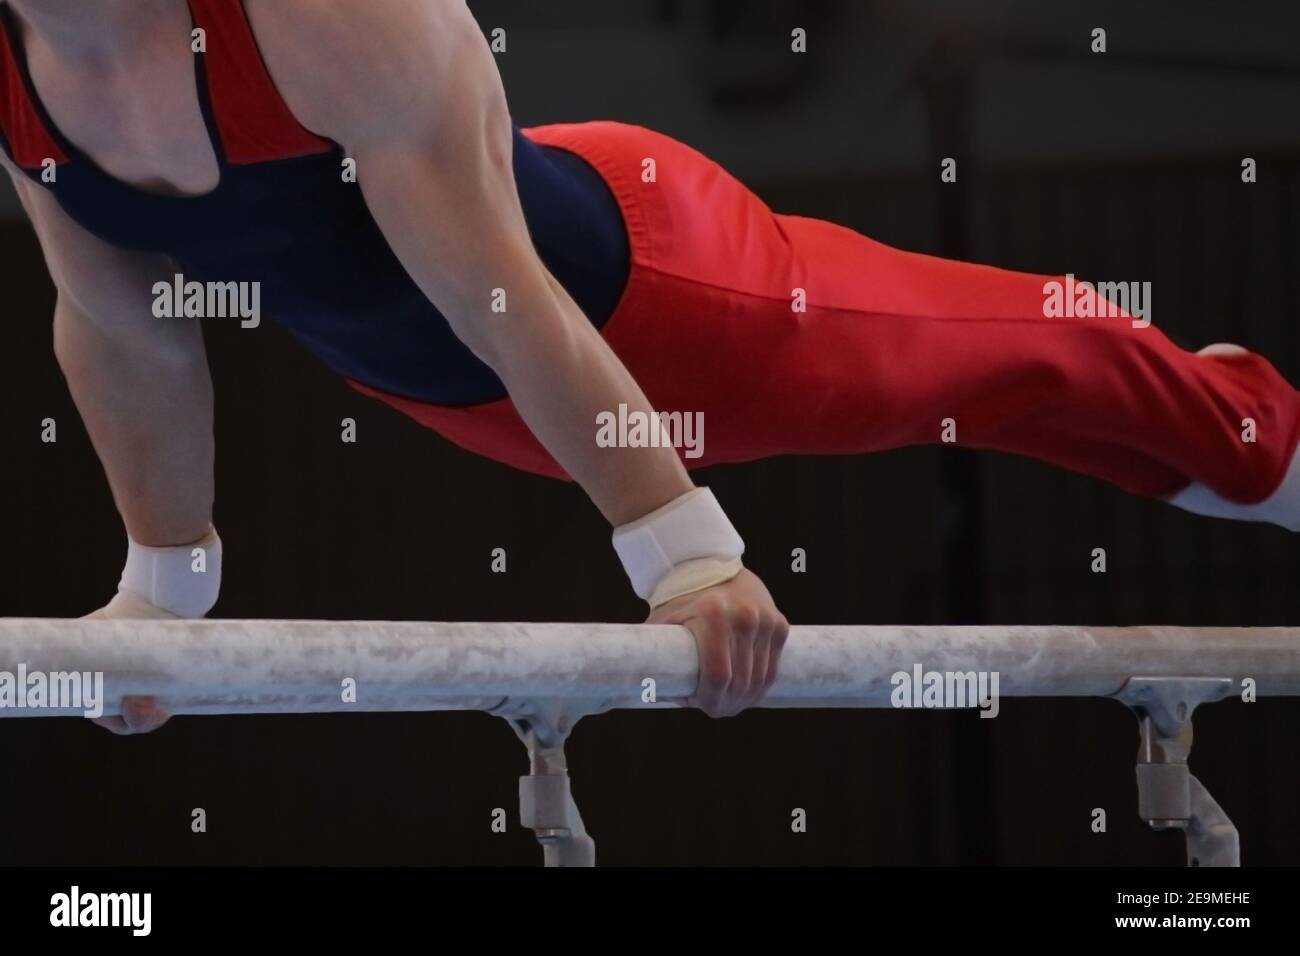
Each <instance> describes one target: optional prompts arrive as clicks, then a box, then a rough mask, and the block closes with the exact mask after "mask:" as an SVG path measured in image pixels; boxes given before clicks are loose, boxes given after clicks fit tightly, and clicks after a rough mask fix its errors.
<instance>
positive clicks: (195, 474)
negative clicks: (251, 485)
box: [3, 160, 214, 547]
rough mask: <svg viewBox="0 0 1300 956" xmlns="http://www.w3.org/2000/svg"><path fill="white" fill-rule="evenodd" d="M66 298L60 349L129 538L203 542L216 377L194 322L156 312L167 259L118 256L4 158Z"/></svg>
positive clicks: (208, 517) (57, 320)
mask: <svg viewBox="0 0 1300 956" xmlns="http://www.w3.org/2000/svg"><path fill="white" fill-rule="evenodd" d="M3 164H4V165H5V167H6V169H7V171H8V172H9V174H10V177H11V178H12V179H13V182H14V186H15V188H16V189H17V191H18V196H19V199H20V200H21V201H22V204H23V208H24V209H26V210H27V215H28V216H29V217H30V219H31V222H32V225H33V226H34V227H35V229H36V235H37V237H38V238H39V239H40V243H41V248H42V250H43V251H44V253H45V262H46V266H47V267H48V269H49V272H50V277H51V279H53V281H54V285H55V287H56V289H57V292H58V300H57V303H56V305H55V308H54V353H55V356H56V357H57V359H58V362H59V367H60V368H61V369H62V370H63V374H64V377H65V378H66V379H67V382H68V388H69V390H70V391H71V393H72V398H73V401H74V402H75V403H76V406H77V410H78V412H80V414H81V418H82V421H83V422H85V425H86V430H87V431H88V432H89V433H90V438H91V441H92V442H93V443H94V446H95V451H96V453H97V454H98V455H99V460H100V462H101V463H102V464H103V467H104V471H105V473H106V474H107V476H108V483H109V486H110V488H111V489H112V492H113V499H114V501H115V502H116V504H117V509H118V511H119V512H120V513H121V515H122V520H123V521H124V522H125V524H126V529H127V532H128V534H129V535H130V536H131V538H132V539H133V540H134V541H136V542H137V543H139V544H142V545H146V546H150V547H169V546H173V545H181V544H187V543H190V542H194V541H197V540H198V539H200V538H203V537H204V536H205V535H206V534H207V533H208V530H209V528H210V526H211V523H212V498H213V454H214V448H213V445H214V443H213V437H212V380H211V378H210V376H209V373H208V364H207V357H206V353H205V351H204V347H203V336H202V333H201V332H200V330H199V326H198V320H196V319H158V318H155V317H154V315H153V310H152V304H153V293H152V287H153V284H154V282H156V281H158V280H160V279H164V278H168V277H169V276H170V275H171V273H172V271H173V270H172V269H170V268H169V266H168V263H167V261H166V260H165V259H163V258H161V257H153V256H146V255H141V254H138V253H132V252H126V251H123V250H121V249H115V248H113V247H112V246H109V245H107V244H105V243H104V242H102V241H100V240H99V239H97V238H95V237H94V236H92V235H91V234H90V233H88V232H86V231H85V230H84V229H82V228H81V227H80V226H78V225H77V224H76V223H74V222H73V221H72V220H71V219H70V218H69V217H68V216H67V215H66V214H65V213H64V212H63V210H62V209H61V208H60V207H59V204H58V203H57V202H56V201H55V200H54V198H53V197H52V196H50V195H49V194H48V193H46V192H45V190H43V189H41V188H40V187H39V186H36V185H35V184H33V183H32V182H30V181H29V180H28V179H27V177H25V176H24V175H23V174H22V173H21V172H19V171H18V170H16V169H15V168H14V167H13V166H12V165H10V164H9V162H8V161H7V160H4V161H3Z"/></svg>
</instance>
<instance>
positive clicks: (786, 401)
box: [559, 124, 1300, 530]
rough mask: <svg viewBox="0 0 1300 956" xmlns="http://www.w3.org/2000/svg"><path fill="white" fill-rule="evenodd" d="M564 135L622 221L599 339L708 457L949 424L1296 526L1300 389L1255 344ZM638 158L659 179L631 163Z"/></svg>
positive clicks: (663, 151) (902, 439)
mask: <svg viewBox="0 0 1300 956" xmlns="http://www.w3.org/2000/svg"><path fill="white" fill-rule="evenodd" d="M575 131H576V132H575ZM559 138H561V139H562V140H564V141H565V142H566V143H567V144H568V145H569V147H570V148H574V149H575V150H576V151H579V152H581V151H582V150H583V148H584V146H586V145H590V146H591V147H592V148H590V149H588V150H587V152H588V154H589V156H590V159H591V161H592V162H593V164H595V165H597V167H598V168H601V169H602V172H604V173H605V174H606V177H607V179H608V181H609V182H610V184H611V188H612V189H613V190H614V192H615V194H616V195H617V196H618V197H619V199H620V202H621V203H622V205H623V207H624V209H625V212H626V214H627V215H628V218H629V231H630V233H631V235H632V240H633V241H632V245H633V260H634V262H633V266H634V268H633V278H632V280H631V283H630V285H629V291H628V294H627V296H626V297H625V300H624V302H623V304H622V306H621V307H620V310H619V312H618V313H617V314H616V315H615V316H614V318H613V319H611V321H610V323H609V324H608V326H607V327H606V329H605V330H604V334H605V335H606V337H607V339H608V340H609V341H610V343H611V345H612V346H613V347H614V349H615V351H616V352H618V353H619V355H620V356H621V357H622V358H623V360H624V362H625V363H626V364H627V365H628V367H629V369H630V370H631V371H632V372H633V374H634V375H636V376H637V379H638V381H639V382H641V383H642V385H643V387H644V388H645V389H646V391H647V393H648V394H649V396H650V398H651V399H652V401H654V402H655V404H656V407H658V408H660V409H667V410H678V409H701V410H703V411H705V413H706V420H707V421H708V422H709V430H710V436H709V440H708V443H707V444H708V448H707V450H706V454H705V456H704V458H703V459H702V460H701V461H699V462H696V463H697V464H708V463H711V462H714V461H737V460H745V459H751V458H758V457H763V456H766V455H771V454H781V453H792V452H794V453H853V452H869V451H878V450H882V449H888V448H897V447H901V446H905V445H915V444H926V443H941V442H945V441H947V442H952V443H955V444H957V445H959V446H965V447H973V448H981V449H992V450H998V451H1003V452H1010V453H1014V454H1019V455H1026V456H1030V457H1034V458H1037V459H1041V460H1043V461H1047V462H1051V463H1054V464H1057V465H1060V466H1062V467H1065V468H1069V469H1071V470H1074V471H1077V472H1081V473H1084V474H1088V475H1092V476H1095V477H1098V478H1102V479H1104V480H1107V481H1110V482H1113V483H1114V484H1117V485H1119V486H1120V487H1122V488H1125V489H1126V490H1128V491H1130V492H1133V493H1136V494H1141V495H1147V496H1152V497H1164V498H1169V499H1171V500H1172V501H1174V502H1175V503H1177V504H1180V505H1182V506H1183V507H1187V508H1189V509H1190V510H1195V511H1199V512H1203V513H1211V514H1222V515H1224V516H1228V517H1236V518H1243V519H1247V520H1266V521H1272V522H1274V523H1277V524H1281V525H1284V526H1287V527H1290V528H1291V529H1292V530H1300V472H1298V470H1297V468H1296V464H1295V461H1296V446H1297V442H1298V441H1300V393H1297V391H1296V389H1295V388H1293V387H1292V386H1291V385H1290V384H1288V383H1287V382H1286V381H1285V380H1284V379H1283V378H1282V377H1281V375H1279V374H1278V372H1277V371H1276V370H1275V369H1274V368H1273V367H1272V365H1270V364H1269V363H1268V362H1267V361H1266V360H1265V359H1263V358H1262V357H1260V356H1258V355H1254V354H1251V353H1249V352H1246V351H1245V350H1242V349H1232V348H1226V349H1221V348H1216V349H1214V350H1211V351H1208V352H1206V353H1205V354H1197V353H1194V352H1189V351H1186V350H1184V349H1182V348H1179V347H1178V346H1177V345H1175V344H1174V343H1173V342H1171V341H1170V340H1169V339H1168V338H1167V337H1166V336H1165V335H1164V334H1163V333H1162V332H1161V331H1160V330H1159V329H1158V328H1156V327H1155V326H1154V325H1150V324H1148V323H1146V322H1143V321H1139V320H1134V319H1131V318H1130V317H1128V316H1126V315H1109V316H1103V317H1070V318H1064V317H1048V310H1047V309H1046V307H1045V303H1046V301H1047V298H1048V283H1051V282H1054V281H1059V282H1064V280H1062V279H1053V278H1051V277H1044V276H1037V275H1029V274H1024V273H1017V272H1010V271H1006V270H1002V269H996V268H991V267H989V266H983V265H974V264H970V263H963V262H954V261H948V260H944V259H938V258H935V257H932V256H926V255H919V254H916V253H911V252H904V251H901V250H898V249H894V248H891V247H889V246H886V245H883V244H881V243H879V242H876V241H874V240H872V239H869V238H867V237H865V236H862V235H859V234H857V233H855V232H853V231H852V230H849V229H846V228H843V227H841V226H837V225H834V224H831V223H827V222H822V221H818V220H813V219H806V218H801V217H797V216H784V215H777V214H774V213H773V212H772V211H771V210H770V209H768V207H767V206H766V205H764V204H763V203H762V202H761V201H760V200H759V199H758V198H757V197H755V196H754V195H753V193H751V192H750V191H749V190H748V189H746V188H745V187H744V186H743V185H742V184H741V183H739V182H738V181H737V180H735V179H734V178H733V177H731V176H730V175H728V174H727V173H726V172H725V171H724V170H722V169H721V168H720V167H719V166H718V165H717V164H716V163H713V162H712V161H710V160H708V159H707V158H705V157H703V156H701V155H700V154H699V153H697V152H696V151H694V150H692V149H690V148H689V147H686V146H684V145H682V144H680V143H677V142H675V141H673V140H671V139H669V138H667V137H664V136H660V135H659V134H655V133H651V132H649V131H647V130H642V129H639V128H636V127H624V126H620V125H618V124H583V125H582V126H579V127H570V128H566V131H565V132H564V133H563V134H562V135H561V136H560V137H559ZM640 157H652V158H654V159H655V161H656V167H657V174H656V181H655V182H653V183H648V182H644V181H643V178H641V177H633V176H629V175H628V174H627V170H628V169H629V168H631V169H634V170H639V169H640V168H641V164H642V163H643V160H641V159H640ZM1089 297H1091V303H1092V305H1093V306H1094V308H1093V309H1092V310H1091V311H1092V312H1093V313H1094V314H1096V313H1097V312H1098V311H1100V310H1098V309H1097V308H1096V305H1097V304H1098V303H1097V301H1096V300H1097V296H1096V293H1095V292H1093V291H1091V290H1085V292H1084V293H1083V294H1082V297H1081V298H1080V299H1079V300H1078V301H1076V303H1075V306H1076V307H1075V308H1074V309H1073V310H1072V311H1073V313H1074V314H1075V315H1080V314H1082V313H1085V312H1087V311H1089V310H1088V309H1086V308H1080V307H1079V306H1081V305H1082V304H1083V302H1084V300H1087V299H1088V298H1089Z"/></svg>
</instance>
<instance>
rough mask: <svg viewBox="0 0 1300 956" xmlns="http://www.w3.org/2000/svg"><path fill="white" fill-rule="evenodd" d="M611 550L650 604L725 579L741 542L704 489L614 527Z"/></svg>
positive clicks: (737, 567)
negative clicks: (615, 553)
mask: <svg viewBox="0 0 1300 956" xmlns="http://www.w3.org/2000/svg"><path fill="white" fill-rule="evenodd" d="M614 550H615V551H616V552H618V557H619V560H620V561H622V562H623V569H624V570H625V571H627V576H628V578H630V579H631V581H632V589H633V590H634V591H636V593H637V594H638V595H640V596H641V597H642V598H643V599H645V600H647V601H649V602H650V605H651V607H658V606H659V605H661V604H665V603H667V602H668V601H671V600H672V599H673V598H677V597H681V596H682V595H683V594H691V593H692V592H695V591H702V590H704V589H705V588H709V587H713V586H714V585H715V584H722V583H723V582H724V581H730V580H731V579H732V578H734V577H735V576H736V575H737V574H739V573H740V572H741V570H742V568H743V567H744V565H742V564H741V563H740V557H741V555H743V554H744V553H745V542H744V541H743V540H741V537H740V535H739V534H737V533H736V529H735V528H734V527H732V524H731V522H730V521H729V520H727V516H726V514H725V513H724V512H723V510H722V506H721V505H719V504H718V500H717V499H716V498H714V497H713V492H711V491H710V490H709V489H707V488H696V489H694V490H693V491H688V492H687V493H686V494H684V495H682V496H681V497H680V498H677V499H675V500H673V501H670V502H669V503H668V504H666V505H664V506H663V507H662V508H658V509H656V510H655V511H652V512H650V513H649V514H648V515H646V516H645V517H643V518H638V519H637V520H636V521H633V522H632V523H631V524H625V525H622V526H620V527H618V528H615V529H614Z"/></svg>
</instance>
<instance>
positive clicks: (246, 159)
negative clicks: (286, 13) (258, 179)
mask: <svg viewBox="0 0 1300 956" xmlns="http://www.w3.org/2000/svg"><path fill="white" fill-rule="evenodd" d="M189 5H190V12H191V14H192V16H193V17H194V25H195V27H196V28H197V29H201V30H203V31H204V34H205V36H204V43H205V45H206V52H204V53H203V54H202V56H203V66H204V73H205V74H206V76H207V86H208V102H209V103H210V104H211V108H212V114H213V120H214V122H215V125H216V129H217V132H218V134H219V135H220V137H221V144H222V148H223V149H224V150H225V154H226V155H225V159H226V161H227V162H229V163H233V164H235V165H247V164H250V163H262V162H271V161H274V160H279V159H293V158H295V157H298V156H307V155H311V154H315V153H323V152H327V151H328V150H329V149H330V148H331V144H330V143H329V142H328V141H327V140H324V139H321V138H320V137H318V136H316V135H314V134H313V133H311V132H309V131H308V130H307V129H305V128H304V127H303V126H302V124H301V123H299V122H298V120H297V119H295V118H294V115H293V114H292V113H291V112H290V111H289V107H288V106H286V105H285V102H284V100H283V98H281V96H280V93H279V91H278V90H277V89H276V88H275V83H274V82H272V80H271V74H270V73H269V72H268V71H267V69H266V63H265V62H264V61H263V60H262V54H261V51H260V50H259V49H258V47H257V39H256V38H255V37H254V36H253V30H252V28H251V27H250V26H249V23H248V17H247V16H246V14H245V13H244V4H243V0H189Z"/></svg>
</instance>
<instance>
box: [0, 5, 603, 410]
mask: <svg viewBox="0 0 1300 956" xmlns="http://www.w3.org/2000/svg"><path fill="white" fill-rule="evenodd" d="M189 6H190V12H191V15H192V16H193V20H194V25H195V26H196V27H201V28H202V29H203V30H204V31H205V32H206V35H207V44H206V46H207V52H206V53H203V54H196V55H195V71H196V78H197V80H198V84H197V85H198V90H199V105H200V108H201V109H202V111H203V119H204V122H205V124H206V126H207V129H208V132H209V135H210V138H211V140H212V145H213V147H214V149H215V151H216V155H217V160H218V163H219V164H220V169H221V181H220V184H219V185H218V186H217V188H216V189H215V190H214V191H212V192H211V193H208V194H206V195H204V196H200V197H197V198H180V197H166V196H160V195H157V194H153V193H148V192H145V191H143V190H140V189H138V188H135V187H133V186H130V185H128V184H126V183H123V182H121V181H119V180H116V179H114V178H113V177H111V176H109V175H108V174H107V173H105V172H104V171H103V170H102V169H100V168H99V167H98V166H96V164H95V163H94V162H93V161H92V160H91V159H89V157H87V156H85V155H84V154H82V153H81V152H80V151H79V150H78V149H77V148H76V146H74V145H73V144H72V143H71V142H70V141H68V140H67V139H66V138H65V137H64V136H63V134H62V133H61V132H60V131H59V129H58V128H57V127H56V126H55V124H54V123H53V122H52V121H51V120H50V117H49V115H48V113H47V112H46V111H45V109H44V107H43V105H42V103H41V100H40V97H39V96H38V95H37V92H36V90H35V88H34V86H33V84H32V82H31V76H30V74H29V73H28V70H27V64H26V60H25V57H24V54H23V50H22V44H21V43H20V42H19V34H18V31H17V30H16V29H15V24H14V21H13V18H12V15H11V12H10V11H9V9H8V7H7V6H5V5H0V14H3V21H2V23H0V34H2V35H0V145H3V147H4V149H5V151H6V153H7V154H8V156H9V158H10V159H11V160H12V161H13V162H14V163H15V165H17V166H18V167H20V168H21V169H23V170H24V171H25V172H27V173H28V175H29V176H30V178H31V179H32V180H33V182H36V183H37V184H39V185H42V187H43V188H46V189H49V190H50V192H51V193H52V194H53V195H54V197H55V198H56V199H57V200H58V202H59V204H60V205H61V206H62V208H63V209H64V210H65V211H66V212H67V213H68V215H69V216H71V217H72V219H73V220H74V221H76V222H77V223H78V224H80V225H81V226H82V227H83V228H85V229H86V230H87V231H89V232H91V233H92V234H94V235H96V236H98V237H99V238H101V239H103V240H105V241H106V242H108V243H110V244H112V245H114V246H118V247H122V248H128V249H134V250H142V251H148V252H154V253H162V254H165V255H167V256H169V257H170V258H171V260H172V261H173V262H174V263H175V265H176V269H177V271H178V272H179V273H181V274H183V275H184V276H185V278H186V280H191V279H193V280H197V281H201V282H205V281H220V282H229V281H240V282H242V281H248V282H252V281H257V282H260V283H261V303H262V308H263V310H264V312H265V314H266V316H267V318H269V319H270V320H271V321H273V322H275V323H277V324H278V325H280V326H282V327H284V328H285V329H287V330H288V331H289V332H290V333H291V334H292V335H294V336H295V337H296V338H297V339H298V340H299V341H301V342H302V343H303V344H304V345H305V346H306V347H307V348H308V349H309V350H310V351H311V352H312V353H313V354H314V355H316V356H317V357H318V358H319V359H320V360H321V361H322V362H323V363H324V364H325V365H326V366H328V367H329V368H330V369H332V370H334V371H335V372H337V373H338V374H340V375H342V376H345V377H347V378H349V379H352V380H354V381H357V382H360V383H363V384H366V385H370V386H373V387H374V388H377V389H380V390H382V391H384V392H387V393H390V394H393V395H396V396H402V397H405V398H410V399H414V400H417V401H421V402H428V403H431V404H437V405H470V404H476V403H481V402H486V401H491V400H494V399H498V398H501V397H502V396H504V395H505V388H504V387H503V386H502V384H501V382H500V381H499V380H498V379H497V377H496V375H494V374H493V372H492V370H491V369H489V368H488V367H487V366H485V365H484V364H483V363H482V362H480V361H479V360H478V359H477V358H475V357H474V355H473V354H472V353H471V352H470V351H469V350H468V349H467V348H466V347H465V346H464V345H462V344H461V342H460V341H459V340H458V339H457V338H456V336H455V335H454V334H453V332H452V330H451V327H450V326H449V325H448V323H447V321H446V319H445V318H444V317H443V316H442V315H441V314H439V312H438V311H437V309H435V308H434V307H433V305H432V304H431V303H430V302H429V300H428V299H427V298H426V297H425V296H424V294H423V293H422V292H421V291H420V289H419V288H418V287H417V286H416V285H415V283H414V282H413V281H412V280H411V278H410V277H409V276H408V275H407V273H406V271H405V270H404V269H403V267H402V265H401V264H400V263H399V262H398V260H397V258H396V256H395V255H394V254H393V252H392V250H391V249H390V248H389V245H388V243H387V241H386V240H385V239H384V237H383V235H382V234H381V233H380V230H379V227H378V226H377V225H376V224H375V221H374V219H373V218H372V217H371V215H370V212H369V210H368V209H367V207H366V204H365V201H364V199H363V198H362V194H361V190H360V187H359V186H358V185H357V184H356V183H347V182H344V181H343V175H342V172H343V160H344V158H345V157H344V154H343V150H342V149H341V148H340V147H339V146H338V144H336V143H333V142H331V141H329V140H326V139H322V138H321V137H318V136H316V135H314V134H312V133H311V132H309V131H308V130H306V129H304V128H303V127H302V126H301V125H300V124H299V123H298V122H297V120H295V119H294V117H293V116H292V114H291V113H290V112H289V110H288V108H287V107H286V106H285V104H284V102H283V100H282V99H281V98H280V96H279V94H278V93H277V91H276V89H275V86H274V84H273V83H272V81H271V78H270V75H269V74H268V72H267V70H266V67H265V65H264V63H263V61H262V59H261V55H260V53H259V52H258V49H257V44H256V40H255V39H254V37H253V34H252V31H251V29H250V27H249V24H248V21H247V19H246V17H245V15H244V10H243V4H242V2H241V0H190V2H189ZM184 39H185V42H188V37H186V38H184ZM46 159H52V160H53V161H54V162H55V163H56V167H57V176H56V182H54V183H50V184H45V183H42V182H41V178H40V172H41V167H42V162H43V161H45V160H46ZM514 170H515V177H516V180H517V182H518V187H519V194H520V198H521V200H522V203H523V209H524V215H525V217H526V219H527V223H528V228H529V231H530V233H531V235H532V239H533V242H534V244H535V246H536V247H537V250H538V252H539V253H540V255H541V258H542V261H543V262H544V263H545V264H546V266H547V268H549V269H550V271H551V273H552V274H553V275H554V276H555V277H556V279H557V280H558V281H559V282H560V283H561V284H562V285H563V286H564V287H565V289H567V290H568V292H569V294H570V295H572V296H573V298H574V300H575V301H576V302H577V303H578V305H579V306H580V307H581V308H582V310H583V311H584V312H585V313H586V315H587V316H588V318H589V319H590V320H591V321H592V322H593V323H594V324H595V325H596V326H597V327H600V326H601V325H603V324H604V322H605V321H606V320H607V319H608V318H609V316H610V315H611V313H612V312H613V311H614V307H615V306H616V305H617V302H618V299H619V296H620V295H621V293H622V291H623V288H624V285H625V284H626V281H627V276H628V270H629V251H628V239H627V233H626V230H625V228H624V223H623V219H622V215H621V213H620V211H619V208H618V205H617V203H616V202H615V200H614V197H613V196H612V195H611V194H610V192H609V189H608V187H607V186H606V185H605V182H604V180H603V179H602V178H601V177H600V176H599V175H598V174H597V173H596V171H595V170H593V169H592V168H591V167H590V166H588V165H587V164H586V162H584V161H583V160H582V159H580V158H578V157H577V156H576V155H574V154H572V153H570V152H566V151H564V150H560V149H555V148H551V147H546V146H540V145H538V144H535V143H533V142H532V141H530V140H529V139H528V138H527V137H526V136H524V135H522V134H521V133H520V131H519V129H518V128H516V129H515V135H514ZM429 227H430V228H431V229H436V228H437V227H438V224H437V223H430V225H429Z"/></svg>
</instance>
